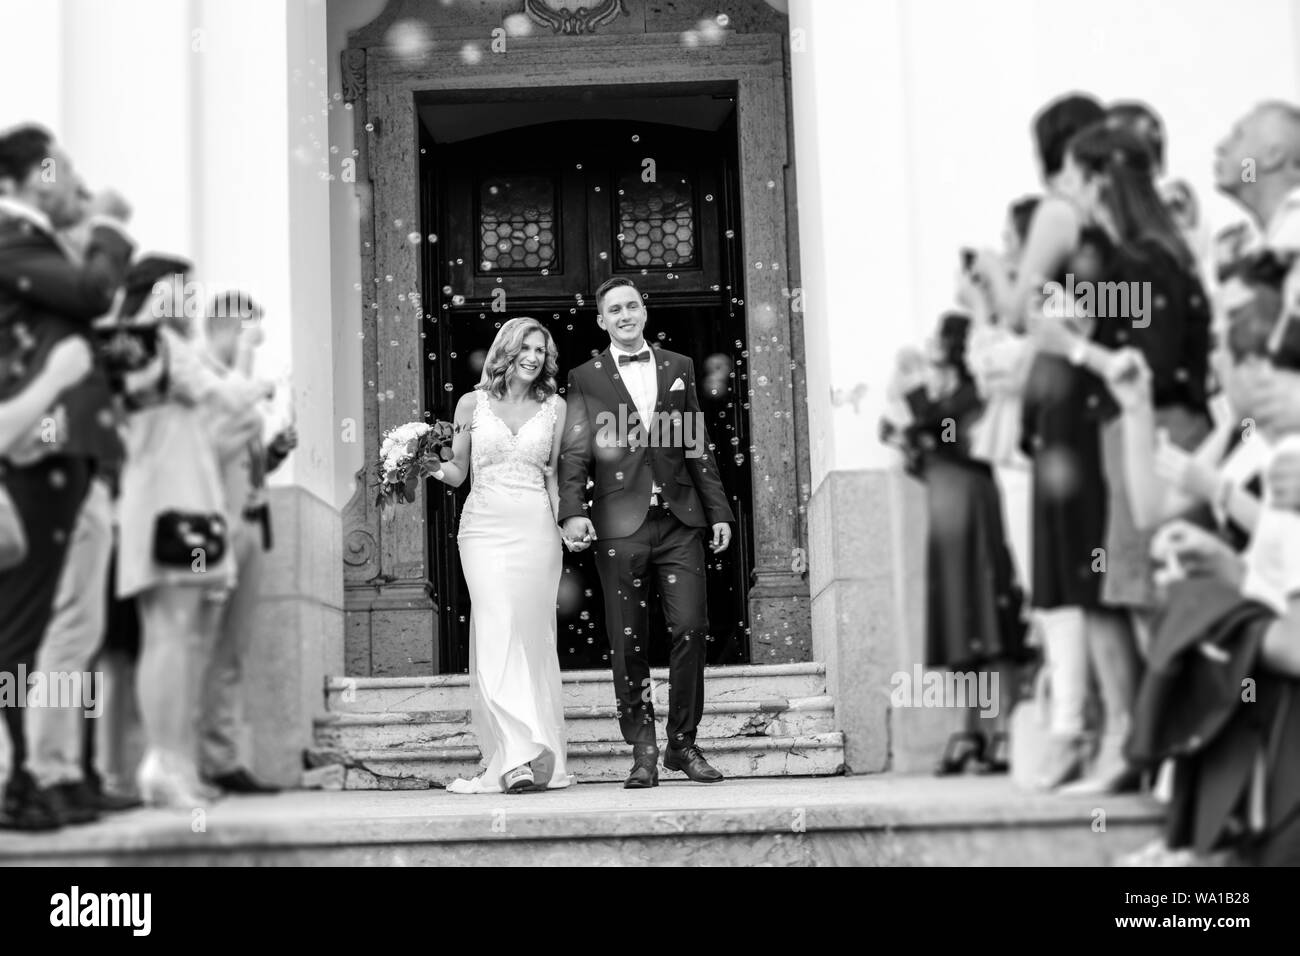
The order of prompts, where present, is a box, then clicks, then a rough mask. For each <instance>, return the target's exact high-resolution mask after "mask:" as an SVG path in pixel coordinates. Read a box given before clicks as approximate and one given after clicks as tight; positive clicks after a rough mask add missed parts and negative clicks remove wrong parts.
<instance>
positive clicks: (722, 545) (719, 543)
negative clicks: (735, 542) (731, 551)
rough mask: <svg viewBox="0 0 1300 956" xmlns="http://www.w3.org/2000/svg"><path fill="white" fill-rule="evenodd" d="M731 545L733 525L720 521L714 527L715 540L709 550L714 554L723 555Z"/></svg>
mask: <svg viewBox="0 0 1300 956" xmlns="http://www.w3.org/2000/svg"><path fill="white" fill-rule="evenodd" d="M729 544H731V525H729V524H727V522H725V521H719V522H718V523H717V524H715V525H714V526H713V540H712V541H710V542H709V550H710V551H712V552H713V553H714V554H721V553H722V552H723V551H726V550H727V545H729Z"/></svg>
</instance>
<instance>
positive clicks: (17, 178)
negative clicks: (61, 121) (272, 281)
mask: <svg viewBox="0 0 1300 956" xmlns="http://www.w3.org/2000/svg"><path fill="white" fill-rule="evenodd" d="M130 216H131V209H130V207H129V205H128V204H127V202H126V201H125V200H124V199H123V198H122V197H121V196H120V195H118V194H117V193H115V192H113V191H103V192H99V193H93V194H92V193H91V192H90V191H89V190H88V189H87V188H86V187H85V186H84V184H83V180H82V179H81V177H80V175H79V173H78V171H77V170H76V168H75V167H74V166H73V163H72V160H71V158H70V157H69V156H68V154H67V152H66V150H64V149H63V148H62V147H61V146H60V145H59V144H58V143H57V142H56V141H55V140H54V139H53V137H52V136H51V134H50V133H49V132H48V131H46V130H44V129H42V128H40V127H38V126H34V125H28V126H23V127H19V128H15V129H12V130H9V131H7V132H3V133H0V678H4V677H8V686H9V687H10V688H11V689H12V687H13V682H14V681H15V680H18V679H20V678H21V677H22V676H26V677H28V678H29V679H31V678H33V677H34V676H35V675H71V674H78V675H83V680H84V682H85V683H86V684H89V685H90V686H92V687H95V688H98V687H99V686H101V685H100V683H99V682H98V680H97V678H98V677H100V676H102V677H103V678H104V680H103V684H102V686H103V693H104V696H105V697H106V698H107V699H106V700H103V701H97V702H95V710H96V711H102V713H101V715H100V718H99V719H98V720H95V721H86V720H85V717H84V711H85V710H86V706H85V705H86V704H87V703H89V701H86V700H85V698H84V696H83V698H82V700H81V701H78V702H77V704H76V706H63V707H50V706H39V707H37V706H24V703H25V698H24V697H23V696H21V695H12V694H10V695H9V696H0V714H2V715H3V728H4V730H5V731H7V735H8V752H9V761H8V767H7V773H6V776H5V778H4V791H3V803H2V805H0V828H9V829H20V830H49V829H54V828H57V827H60V826H63V825H67V824H76V823H85V822H89V821H91V820H94V819H97V818H98V817H99V816H100V815H101V814H102V813H104V812H111V811H115V810H122V809H128V808H130V807H134V806H138V805H140V804H141V803H142V802H143V803H147V804H150V805H161V806H173V807H185V808H193V807H198V806H202V805H203V804H205V803H206V802H207V801H209V800H212V799H214V798H215V797H216V796H218V795H219V794H220V793H222V792H241V793H246V792H265V791H270V790H273V789H274V788H272V787H270V786H269V785H267V784H265V783H263V782H262V781H260V780H258V779H257V778H256V777H255V776H254V775H253V774H252V773H251V772H250V770H249V769H248V766H247V761H246V755H245V754H244V753H243V749H244V747H245V746H246V744H247V741H246V736H247V735H246V732H245V727H244V724H243V720H242V715H241V706H240V705H241V695H240V689H241V684H242V672H243V666H244V664H245V662H246V660H247V658H248V655H249V646H248V640H249V638H250V636H251V634H252V630H253V629H252V626H251V613H252V610H253V607H254V605H255V603H256V600H257V587H258V578H259V576H260V570H259V569H260V565H261V562H262V560H263V552H264V551H266V550H269V549H270V547H271V524H270V514H269V511H268V507H267V502H266V492H265V477H266V475H267V473H268V472H270V471H271V470H272V469H274V468H275V467H276V466H277V465H278V464H279V463H280V462H281V461H282V460H283V459H284V458H285V456H286V455H288V454H289V452H290V451H291V450H292V449H293V447H294V446H295V445H296V443H297V436H296V433H295V432H294V429H293V428H292V426H289V427H287V428H285V429H283V430H281V431H279V432H278V433H277V434H275V436H274V437H273V438H272V439H271V440H270V441H269V442H267V441H265V440H264V430H265V428H266V421H267V416H266V413H265V409H266V404H265V403H266V401H267V400H268V399H269V398H270V397H271V394H272V391H273V389H272V387H271V386H270V385H269V384H268V383H265V382H263V381H260V380H258V379H257V378H256V377H255V376H254V373H253V365H254V355H255V351H256V348H257V346H258V345H259V344H260V342H261V341H262V334H263V333H262V330H261V320H262V313H261V309H260V308H259V307H258V306H257V305H256V303H254V302H253V301H252V299H251V297H250V296H248V295H247V294H246V293H242V292H227V293H221V294H218V295H216V296H213V297H211V299H210V300H209V301H206V302H203V303H199V304H197V305H196V304H195V303H190V302H187V301H185V295H186V294H188V293H187V292H186V291H185V290H192V289H193V288H194V284H193V283H187V281H186V279H187V277H188V275H189V273H190V270H191V264H190V263H189V262H187V261H186V260H184V259H183V258H181V257H171V256H157V255H154V256H147V257H139V256H137V254H136V248H135V242H134V241H133V239H132V237H131V235H130V232H129V228H128V223H129V220H130ZM133 671H134V680H133V679H132V672H133ZM92 675H94V678H92ZM78 686H80V685H78ZM47 703H51V702H47ZM60 703H64V704H67V703H68V702H67V701H61V702H60ZM132 704H134V706H132ZM133 713H138V715H139V727H138V728H136V727H133V726H132V720H131V716H132V714H133ZM92 725H99V726H98V727H95V726H92ZM96 731H98V732H96ZM140 737H142V738H143V748H142V750H143V755H142V756H141V757H140V758H139V759H138V761H137V762H136V763H135V765H132V762H131V761H130V754H131V753H132V751H133V750H134V749H138V748H133V747H132V746H131V742H132V740H133V739H136V738H140ZM2 750H3V748H0V751H2Z"/></svg>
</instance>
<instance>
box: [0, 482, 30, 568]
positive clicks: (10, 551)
mask: <svg viewBox="0 0 1300 956" xmlns="http://www.w3.org/2000/svg"><path fill="white" fill-rule="evenodd" d="M26 557H27V536H26V535H25V534H23V518H22V515H20V514H19V513H18V506H17V505H15V504H14V499H13V497H12V496H11V495H10V494H9V492H8V491H7V490H5V488H4V486H3V485H0V571H8V570H9V569H10V568H15V567H17V566H18V565H20V564H22V562H23V559H24V558H26Z"/></svg>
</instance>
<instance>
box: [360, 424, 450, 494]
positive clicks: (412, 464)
mask: <svg viewBox="0 0 1300 956" xmlns="http://www.w3.org/2000/svg"><path fill="white" fill-rule="evenodd" d="M452 434H453V429H452V427H451V422H444V421H437V422H434V423H433V424H432V425H430V424H428V423H427V422H407V423H406V424H405V425H398V426H397V427H396V428H394V429H393V430H392V431H390V432H388V434H386V435H384V443H383V445H382V446H381V447H380V449H379V496H378V497H377V498H376V499H375V504H376V505H381V506H382V505H383V504H385V503H391V502H395V501H396V500H397V499H398V497H399V496H400V497H401V498H402V500H404V501H407V502H411V501H414V500H415V493H416V491H417V490H418V489H419V487H420V481H421V479H423V478H424V477H425V476H426V475H431V474H433V473H434V472H435V471H437V470H438V468H439V466H440V465H441V464H442V463H443V462H444V461H451V458H452V452H451V440H452Z"/></svg>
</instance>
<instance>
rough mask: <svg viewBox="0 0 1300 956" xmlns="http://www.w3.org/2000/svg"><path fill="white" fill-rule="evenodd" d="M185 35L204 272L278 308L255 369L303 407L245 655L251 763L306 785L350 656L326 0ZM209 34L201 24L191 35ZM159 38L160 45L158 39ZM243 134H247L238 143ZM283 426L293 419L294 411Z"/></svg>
mask: <svg viewBox="0 0 1300 956" xmlns="http://www.w3.org/2000/svg"><path fill="white" fill-rule="evenodd" d="M191 27H192V29H191V30H187V31H185V32H183V33H182V34H181V35H180V37H179V42H184V43H185V44H187V46H188V45H189V44H190V43H191V42H192V38H193V37H195V36H196V35H197V36H200V37H201V38H202V50H201V51H196V52H195V54H194V59H193V67H192V69H193V70H194V75H193V93H192V96H191V102H192V103H193V105H194V110H193V115H192V116H191V118H190V122H191V124H192V127H193V135H194V137H195V149H194V152H195V155H196V157H199V159H198V160H196V162H195V164H194V165H193V167H192V169H193V173H192V175H193V185H194V191H193V200H192V201H193V202H194V204H195V211H194V228H195V229H196V231H197V232H198V234H199V247H200V248H199V250H198V251H199V252H200V253H201V254H200V255H199V257H198V259H199V265H200V269H201V270H202V271H201V275H202V277H203V279H204V280H205V281H206V282H211V283H212V284H213V285H215V286H229V287H235V288H243V289H247V290H248V291H250V292H251V293H252V294H253V295H254V296H255V297H256V299H257V300H258V301H259V302H261V303H262V304H263V305H264V306H265V308H266V322H265V326H266V343H265V345H264V346H263V347H262V349H261V350H260V351H259V355H258V364H257V370H256V371H257V374H258V375H260V376H262V377H265V378H269V379H272V380H275V381H276V382H277V387H278V389H279V392H280V394H278V395H277V397H276V401H275V406H276V409H275V412H274V414H275V415H276V416H285V417H287V414H288V408H289V406H290V404H292V407H293V410H294V413H295V416H296V427H297V429H298V433H299V437H300V444H299V447H298V448H297V450H296V451H295V452H294V453H293V454H292V455H291V456H290V457H289V458H288V459H287V460H286V462H285V463H284V465H282V466H281V468H280V469H279V470H277V471H276V472H274V473H273V474H272V475H271V476H270V484H271V489H270V504H271V511H272V519H273V532H274V548H273V549H272V551H271V552H270V553H269V554H267V555H265V559H264V566H263V573H262V575H261V580H260V581H259V584H260V592H261V599H260V603H259V605H258V608H257V611H256V613H255V616H254V621H253V631H254V633H253V635H252V637H251V639H250V641H249V646H250V648H251V651H250V654H249V657H248V659H247V660H246V661H245V664H244V711H245V718H246V721H247V724H248V730H249V738H250V739H249V746H250V749H249V752H248V758H249V762H250V763H251V764H252V766H253V769H254V770H255V771H256V772H257V773H258V774H259V775H261V776H263V777H266V778H268V779H271V780H274V781H276V782H278V783H281V784H286V785H288V784H293V783H295V782H296V781H297V779H298V776H299V774H300V773H301V770H302V752H303V750H304V749H305V748H306V747H307V746H308V744H309V743H310V741H311V735H312V718H313V717H314V716H315V715H316V714H317V713H319V712H320V711H321V710H323V709H324V698H323V686H324V678H325V675H326V674H337V673H340V671H341V670H342V666H343V593H342V592H343V575H342V573H341V565H342V554H341V547H340V542H341V540H342V531H341V523H340V519H339V512H338V510H337V508H336V507H335V506H334V504H333V496H334V487H333V485H334V456H335V454H336V453H337V447H338V446H337V442H338V437H339V433H338V424H337V422H336V420H335V416H334V361H333V347H332V343H333V339H332V336H331V335H330V334H329V326H330V312H331V309H330V289H329V283H328V281H327V278H326V277H327V276H328V274H329V233H330V221H329V192H328V190H329V185H328V183H327V181H326V180H325V178H324V176H323V175H322V172H323V171H325V170H327V169H328V162H327V158H328V147H329V141H328V136H327V135H326V131H325V126H326V123H325V115H326V112H327V102H328V99H327V76H326V72H327V71H326V60H325V50H326V40H325V8H324V5H323V4H320V3H316V2H313V0H287V2H286V3H284V4H263V3H259V2H255V0H233V2H232V0H220V2H218V0H203V2H201V3H199V4H197V5H196V6H195V7H194V21H193V23H192V24H191ZM195 30H197V31H202V32H201V33H200V34H195V33H194V32H193V31H195ZM146 48H147V47H146ZM232 137H233V139H232ZM275 424H283V419H281V421H278V422H276V423H275Z"/></svg>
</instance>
